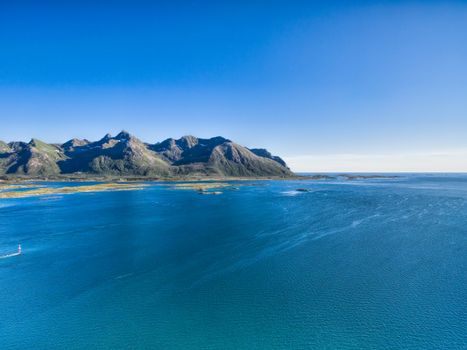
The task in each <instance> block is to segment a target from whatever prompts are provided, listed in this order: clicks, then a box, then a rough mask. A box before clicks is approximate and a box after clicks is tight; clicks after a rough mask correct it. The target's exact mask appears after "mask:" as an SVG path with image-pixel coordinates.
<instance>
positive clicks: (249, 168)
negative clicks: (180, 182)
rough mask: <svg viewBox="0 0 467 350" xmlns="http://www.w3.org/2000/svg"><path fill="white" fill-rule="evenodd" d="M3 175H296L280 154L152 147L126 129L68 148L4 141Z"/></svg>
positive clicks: (0, 152) (216, 145)
mask: <svg viewBox="0 0 467 350" xmlns="http://www.w3.org/2000/svg"><path fill="white" fill-rule="evenodd" d="M0 174H1V175H8V174H15V175H24V176H31V177H51V176H55V175H66V174H85V175H86V174H90V175H96V176H142V177H179V176H192V175H193V176H208V177H209V176H211V177H290V176H293V175H294V174H293V173H292V172H291V171H290V169H289V168H288V167H287V165H286V163H285V162H284V161H283V160H282V159H281V158H280V157H278V156H273V155H272V154H271V153H269V152H268V151H267V150H265V149H261V148H252V149H249V148H246V147H243V146H241V145H239V144H237V143H235V142H233V141H231V140H228V139H226V138H223V137H220V136H217V137H213V138H209V139H202V138H197V137H194V136H183V137H181V138H180V139H172V138H169V139H167V140H165V141H162V142H159V143H155V144H149V143H145V142H142V141H141V140H139V139H138V138H136V137H135V136H133V135H131V134H129V133H128V132H126V131H122V132H120V133H119V134H118V135H117V136H115V137H112V136H111V135H110V134H107V135H105V136H104V137H103V138H102V139H100V140H99V141H95V142H91V141H88V140H85V139H72V140H70V141H67V142H65V143H63V144H48V143H45V142H42V141H40V140H37V139H32V140H31V141H30V142H28V143H26V142H10V143H5V142H3V141H0Z"/></svg>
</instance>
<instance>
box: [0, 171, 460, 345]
mask: <svg viewBox="0 0 467 350" xmlns="http://www.w3.org/2000/svg"><path fill="white" fill-rule="evenodd" d="M240 184H241V185H239V186H238V189H236V190H234V189H222V191H223V194H222V195H211V196H206V195H204V196H203V195H199V194H198V193H197V192H195V191H190V190H175V189H173V188H172V187H171V186H169V185H167V184H157V183H155V184H151V185H150V186H149V187H147V188H145V189H144V190H140V191H123V192H106V193H104V192H101V193H77V194H70V195H63V196H45V197H35V198H22V199H3V200H0V255H2V254H7V253H9V252H11V251H15V250H16V248H17V245H18V244H19V243H21V244H22V247H23V254H22V255H20V256H15V257H10V258H5V259H0V349H2V350H6V349H35V350H38V349H184V350H186V349H344V350H345V349H467V175H455V174H451V175H435V174H431V175H421V174H418V175H417V174H411V175H401V177H399V178H396V179H366V180H351V181H348V180H345V179H338V180H330V181H312V180H310V181H308V180H307V181H257V182H254V181H247V182H241V183H240ZM48 185H49V186H60V185H62V184H59V183H50V184H48ZM297 188H306V189H309V190H310V191H309V192H296V191H295V190H296V189H297Z"/></svg>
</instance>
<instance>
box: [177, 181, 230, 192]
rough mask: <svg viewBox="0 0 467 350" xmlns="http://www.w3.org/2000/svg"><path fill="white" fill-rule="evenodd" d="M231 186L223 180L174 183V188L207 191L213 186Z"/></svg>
mask: <svg viewBox="0 0 467 350" xmlns="http://www.w3.org/2000/svg"><path fill="white" fill-rule="evenodd" d="M225 187H232V185H231V184H229V183H224V182H188V183H179V184H175V185H174V188H176V189H178V190H196V191H208V190H212V189H215V188H225Z"/></svg>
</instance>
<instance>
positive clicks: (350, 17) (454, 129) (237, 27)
mask: <svg viewBox="0 0 467 350" xmlns="http://www.w3.org/2000/svg"><path fill="white" fill-rule="evenodd" d="M0 121H1V125H2V127H1V128H0V139H2V140H5V141H12V140H28V139H30V138H31V137H37V138H40V139H43V140H45V141H48V142H63V141H66V140H67V139H70V138H72V137H83V138H88V139H98V138H100V137H102V136H103V135H104V134H105V133H107V132H111V133H117V132H118V131H119V130H121V129H126V130H129V131H130V132H132V133H134V134H135V135H137V136H138V137H140V138H141V139H142V140H144V141H147V142H156V141H161V140H162V139H164V138H166V137H179V136H182V135H184V134H194V135H197V136H200V137H209V136H216V135H222V136H225V137H228V138H231V139H233V140H235V141H237V142H239V143H241V144H244V145H247V146H250V147H266V148H268V149H270V150H271V151H272V152H273V153H276V154H279V155H281V156H283V157H284V158H286V160H287V161H288V162H289V163H290V165H291V166H292V168H293V169H294V170H299V171H306V170H310V171H370V170H373V171H430V170H431V171H467V2H465V1H457V2H454V1H453V2H450V1H419V2H412V1H339V2H337V1H231V2H229V1H190V2H188V1H165V2H162V1H160V2H158V1H138V0H134V1H112V2H110V1H100V2H99V1H80V2H73V1H68V2H66V3H65V2H63V1H62V2H58V1H35V2H33V1H30V2H28V1H14V2H10V3H6V2H2V3H1V4H0Z"/></svg>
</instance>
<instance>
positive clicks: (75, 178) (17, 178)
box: [0, 173, 400, 184]
mask: <svg viewBox="0 0 467 350" xmlns="http://www.w3.org/2000/svg"><path fill="white" fill-rule="evenodd" d="M399 177H400V176H398V175H389V174H388V175H384V174H371V175H359V174H353V173H352V174H344V173H343V174H333V175H328V174H313V175H295V176H283V177H281V176H262V177H255V176H252V177H240V176H232V177H224V176H186V177H185V176H176V177H157V176H137V175H135V176H132V175H125V176H117V175H115V176H113V175H109V176H98V175H96V176H94V175H84V176H79V175H54V176H27V175H0V184H21V183H25V182H104V183H105V182H114V183H115V182H212V181H218V182H226V181H291V180H338V179H344V180H349V181H350V180H368V179H381V180H384V179H396V178H399Z"/></svg>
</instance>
